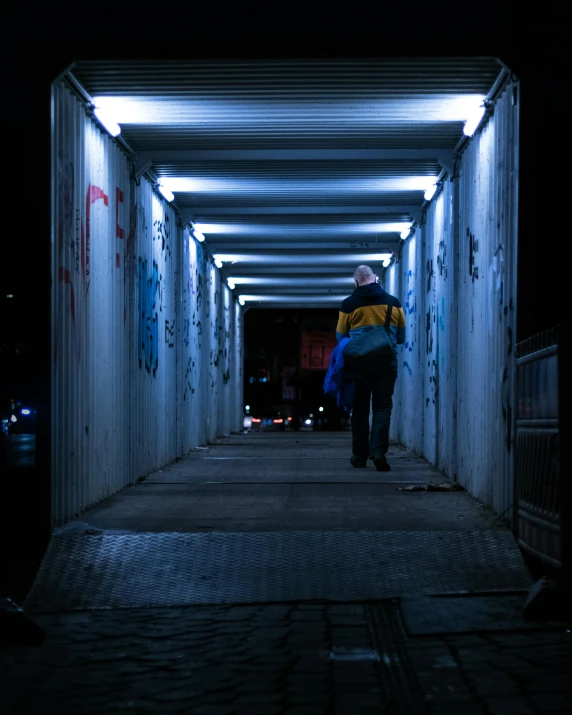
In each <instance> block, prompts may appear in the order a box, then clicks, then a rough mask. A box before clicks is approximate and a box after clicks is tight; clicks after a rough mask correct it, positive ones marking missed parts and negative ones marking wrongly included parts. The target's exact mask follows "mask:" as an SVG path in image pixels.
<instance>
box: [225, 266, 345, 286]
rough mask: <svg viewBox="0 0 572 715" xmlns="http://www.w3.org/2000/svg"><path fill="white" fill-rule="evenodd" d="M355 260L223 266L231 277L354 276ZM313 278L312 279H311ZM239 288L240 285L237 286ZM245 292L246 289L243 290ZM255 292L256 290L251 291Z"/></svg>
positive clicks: (227, 275) (226, 275)
mask: <svg viewBox="0 0 572 715" xmlns="http://www.w3.org/2000/svg"><path fill="white" fill-rule="evenodd" d="M356 265H357V264H356V262H355V261H348V262H347V263H336V264H335V265H333V266H332V265H327V266H308V265H294V264H290V265H284V264H283V263H281V264H276V263H273V264H268V263H257V264H252V263H251V264H242V263H235V264H233V265H226V266H224V267H223V268H222V273H223V276H225V277H231V278H232V276H233V275H241V276H269V275H272V276H280V277H281V278H288V277H289V276H291V277H293V278H295V277H300V276H302V275H306V274H307V273H311V274H312V275H315V276H316V275H320V276H322V275H331V276H334V277H336V276H348V275H349V276H350V277H351V276H352V274H353V271H354V269H355V267H356ZM310 280H311V279H310ZM237 288H238V286H237ZM242 292H243V293H245V292H246V291H242ZM250 292H254V291H252V290H251V291H250Z"/></svg>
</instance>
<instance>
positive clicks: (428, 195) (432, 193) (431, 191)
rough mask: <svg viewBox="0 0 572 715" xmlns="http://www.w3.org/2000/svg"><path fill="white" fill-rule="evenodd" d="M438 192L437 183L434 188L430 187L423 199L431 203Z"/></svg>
mask: <svg viewBox="0 0 572 715" xmlns="http://www.w3.org/2000/svg"><path fill="white" fill-rule="evenodd" d="M436 191H437V184H436V183H435V184H433V185H432V186H430V187H429V188H428V189H427V190H426V191H425V193H424V194H423V198H424V199H425V201H431V199H432V198H433V196H435V192H436Z"/></svg>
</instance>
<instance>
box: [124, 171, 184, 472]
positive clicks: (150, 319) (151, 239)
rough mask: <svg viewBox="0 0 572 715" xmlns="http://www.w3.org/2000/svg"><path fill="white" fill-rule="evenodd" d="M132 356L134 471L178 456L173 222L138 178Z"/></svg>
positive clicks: (165, 206) (167, 209)
mask: <svg viewBox="0 0 572 715" xmlns="http://www.w3.org/2000/svg"><path fill="white" fill-rule="evenodd" d="M136 211H137V223H136V233H135V251H136V254H137V289H136V305H134V306H132V309H134V310H136V314H137V321H136V330H135V333H136V335H135V337H136V343H137V353H136V358H137V359H136V360H132V363H131V387H132V390H131V402H132V409H131V434H132V443H131V448H132V454H133V473H134V474H138V475H140V474H145V473H148V472H150V471H152V470H153V469H157V468H158V467H160V466H162V465H164V464H166V463H167V462H169V461H171V460H173V459H175V457H176V456H177V431H176V417H177V407H176V405H177V403H176V392H177V386H178V384H177V360H176V351H175V338H176V326H177V315H176V313H177V302H176V290H175V289H176V261H177V227H176V220H175V213H174V211H173V209H172V208H171V207H170V206H169V205H168V204H167V203H166V202H165V201H164V200H163V199H162V198H161V197H160V196H159V195H158V194H157V192H156V191H155V190H154V188H153V187H152V186H151V184H150V183H149V182H148V181H146V180H145V179H141V181H140V185H139V186H138V187H137V195H136Z"/></svg>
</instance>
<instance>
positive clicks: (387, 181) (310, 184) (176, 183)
mask: <svg viewBox="0 0 572 715" xmlns="http://www.w3.org/2000/svg"><path fill="white" fill-rule="evenodd" d="M164 181H165V185H166V186H168V188H169V189H171V191H176V192H177V193H182V194H185V193H190V194H212V193H221V194H248V195H249V196H253V195H257V196H264V195H266V194H274V193H276V191H281V192H286V193H289V194H300V193H303V194H308V195H312V196H330V195H331V194H332V193H343V194H361V193H364V192H366V193H374V194H377V193H378V192H379V191H386V192H392V191H424V190H425V189H426V188H427V185H428V183H430V182H432V181H435V177H434V176H395V177H389V178H376V177H372V178H365V179H364V178H353V177H349V178H344V179H323V178H320V180H319V181H318V180H316V179H315V178H309V179H302V178H292V179H288V180H287V181H286V180H284V179H283V178H276V179H252V178H251V177H249V176H248V175H246V176H241V175H240V174H239V173H238V172H237V174H235V175H234V176H232V175H231V176H224V177H220V178H209V177H200V176H194V177H193V176H170V177H168V178H165V180H164ZM207 225H208V226H209V229H208V230H207V229H206V226H207ZM199 227H200V228H202V230H203V231H205V232H206V233H220V232H221V228H224V226H222V225H221V224H205V225H201V224H199ZM217 227H220V228H217ZM238 232H242V230H240V229H239V231H238Z"/></svg>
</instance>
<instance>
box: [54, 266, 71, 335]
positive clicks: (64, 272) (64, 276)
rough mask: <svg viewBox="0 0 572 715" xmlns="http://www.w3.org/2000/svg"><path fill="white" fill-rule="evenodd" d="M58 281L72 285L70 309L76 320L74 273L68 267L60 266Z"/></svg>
mask: <svg viewBox="0 0 572 715" xmlns="http://www.w3.org/2000/svg"><path fill="white" fill-rule="evenodd" d="M58 283H66V284H67V285H69V287H70V310H71V315H72V320H73V321H74V322H75V294H74V290H73V280H72V275H71V273H70V272H69V271H68V269H67V268H62V267H61V266H60V267H59V268H58Z"/></svg>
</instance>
